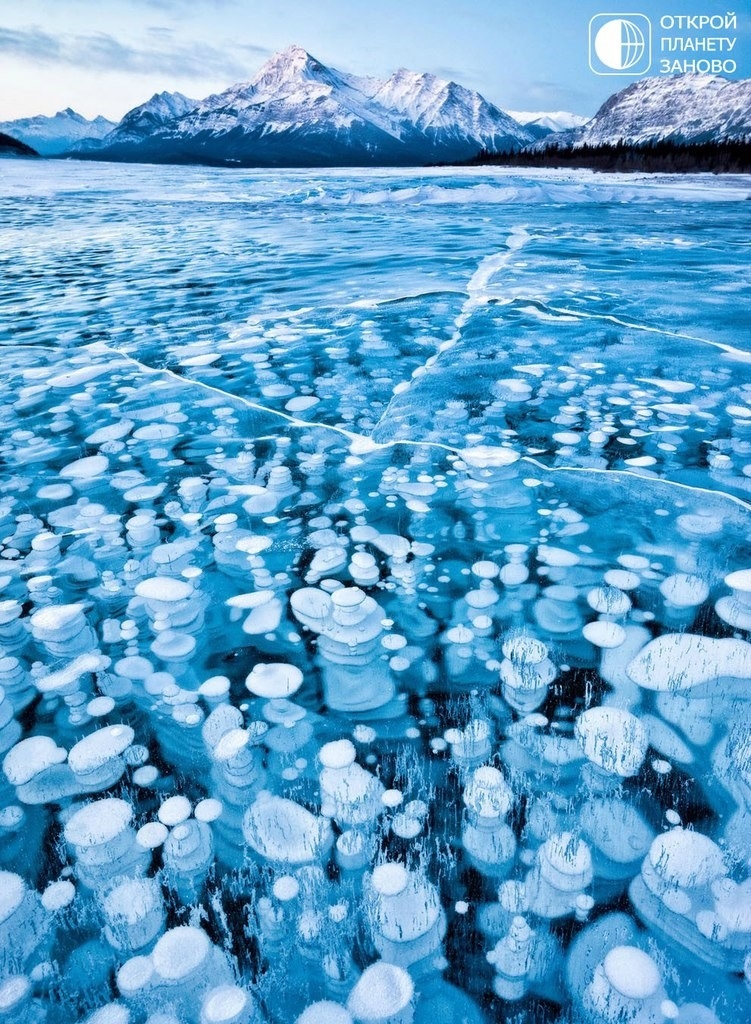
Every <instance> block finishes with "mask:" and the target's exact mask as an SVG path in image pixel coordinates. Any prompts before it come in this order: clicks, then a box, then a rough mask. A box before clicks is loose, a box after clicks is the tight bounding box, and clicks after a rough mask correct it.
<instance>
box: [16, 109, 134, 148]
mask: <svg viewBox="0 0 751 1024" xmlns="http://www.w3.org/2000/svg"><path fill="white" fill-rule="evenodd" d="M114 127H115V122H114V121H108V120H107V118H106V117H101V116H100V117H95V118H94V119H93V121H89V120H87V119H86V118H85V117H83V115H81V114H78V113H76V111H75V110H72V109H71V108H70V107H66V108H65V110H58V112H57V113H56V114H54V115H52V116H51V117H48V116H46V115H45V114H37V115H36V117H22V118H19V119H18V120H16V121H3V122H0V132H5V133H7V134H8V135H11V136H13V138H15V139H20V140H21V142H25V143H26V145H27V146H31V147H33V148H34V149H35V150H36V151H37V152H38V153H41V154H42V155H43V156H55V155H56V154H58V153H64V152H65V151H66V150H68V149H70V148H71V146H73V145H75V144H76V143H77V142H81V141H82V140H83V139H102V138H104V136H105V135H107V133H108V132H111V131H112V129H113V128H114Z"/></svg>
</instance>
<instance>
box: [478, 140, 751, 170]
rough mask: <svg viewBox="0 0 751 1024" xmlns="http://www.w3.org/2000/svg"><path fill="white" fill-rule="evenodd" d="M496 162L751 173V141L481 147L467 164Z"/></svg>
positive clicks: (513, 164) (525, 164) (528, 164)
mask: <svg viewBox="0 0 751 1024" xmlns="http://www.w3.org/2000/svg"><path fill="white" fill-rule="evenodd" d="M485 164H495V165H501V166H504V167H590V168H592V169H593V170H596V171H646V172H655V171H657V172H659V171H666V172H673V173H678V174H681V173H683V174H688V173H691V172H695V171H709V172H711V173H713V174H748V173H751V142H699V143H689V144H686V145H681V144H679V143H676V142H667V141H665V142H649V143H645V144H644V145H639V146H635V145H629V144H628V143H624V142H619V143H616V144H615V145H604V146H589V145H585V146H578V147H577V148H574V147H573V146H562V147H556V146H550V147H548V148H546V149H541V150H537V151H529V150H527V151H525V150H518V151H516V152H508V153H490V152H488V151H487V150H481V151H480V152H479V153H478V154H477V156H474V157H472V159H471V160H467V161H464V164H463V165H464V166H482V165H485Z"/></svg>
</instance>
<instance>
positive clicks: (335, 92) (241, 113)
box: [69, 46, 535, 166]
mask: <svg viewBox="0 0 751 1024" xmlns="http://www.w3.org/2000/svg"><path fill="white" fill-rule="evenodd" d="M175 97H180V100H182V101H186V104H187V105H185V104H183V105H182V106H180V104H179V103H178V109H176V110H174V111H171V110H170V109H169V106H170V103H171V102H173V101H174V98H175ZM160 99H161V101H162V104H163V105H166V107H167V109H166V110H165V111H161V109H155V108H160V103H159V102H158V101H159V100H160ZM149 104H151V107H149ZM145 108H149V109H148V110H147V109H145ZM163 114H166V115H168V116H162V115H163ZM534 138H535V136H534V134H533V133H531V132H528V131H526V130H525V129H524V128H522V127H521V125H519V124H518V123H517V122H516V121H515V120H514V119H513V118H511V117H509V116H508V115H507V114H506V113H504V112H503V111H502V110H501V109H500V108H498V107H496V106H495V105H494V104H492V103H490V102H489V101H488V100H486V99H485V98H484V97H483V96H481V95H480V94H479V93H477V92H474V91H472V90H470V89H467V88H465V87H464V86H461V85H459V84H458V83H456V82H451V81H447V80H445V79H441V78H438V77H437V76H435V75H432V74H430V73H420V72H412V71H408V70H406V69H400V70H399V71H397V72H395V73H394V74H393V75H391V76H390V77H389V78H388V79H385V80H383V81H381V80H378V79H374V78H359V77H357V76H355V75H351V74H348V73H346V72H341V71H338V70H337V69H336V68H332V67H329V66H327V65H325V64H324V63H322V62H321V61H319V60H318V59H317V58H315V57H314V56H312V55H311V54H310V53H308V52H307V51H306V50H304V49H303V48H302V47H300V46H290V47H287V49H285V50H282V51H280V52H279V53H277V54H274V55H273V56H272V57H271V58H269V60H268V61H266V63H265V64H264V65H263V66H262V67H261V68H260V69H259V71H258V72H257V73H256V75H255V76H254V77H253V78H252V79H251V80H250V81H248V82H239V83H236V84H234V85H232V86H230V87H229V88H228V89H225V90H224V91H223V92H220V93H216V94H212V95H211V96H208V97H205V98H204V99H202V100H197V101H193V100H190V101H188V100H187V97H182V96H180V94H176V93H172V94H169V93H165V94H158V95H157V96H155V97H152V99H151V100H150V101H147V103H146V104H141V105H140V106H139V107H136V108H134V109H133V110H132V111H129V112H128V113H127V114H126V115H125V117H124V118H123V119H122V121H121V122H120V123H119V124H118V125H117V126H116V127H115V128H114V129H113V130H112V131H111V132H110V133H109V134H108V135H106V136H105V137H104V138H103V139H102V140H101V142H100V143H98V144H97V145H96V146H95V147H91V146H87V145H81V146H78V147H73V149H72V150H71V152H70V154H69V155H71V156H78V157H81V158H84V159H87V158H88V159H119V160H139V161H145V162H178V163H209V164H220V165H244V166H332V165H335V166H356V165H409V164H427V163H435V162H438V161H450V160H460V159H463V158H468V157H470V156H472V155H473V153H476V152H478V151H479V150H480V149H488V150H490V151H492V152H499V151H501V150H504V149H519V148H521V147H522V146H524V145H527V144H529V143H531V142H532V141H533V140H534Z"/></svg>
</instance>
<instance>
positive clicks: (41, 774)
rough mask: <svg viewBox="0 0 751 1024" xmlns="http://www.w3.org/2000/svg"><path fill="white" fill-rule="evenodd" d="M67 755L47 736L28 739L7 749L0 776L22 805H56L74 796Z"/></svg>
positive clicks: (72, 777)
mask: <svg viewBox="0 0 751 1024" xmlns="http://www.w3.org/2000/svg"><path fill="white" fill-rule="evenodd" d="M67 757H68V752H67V750H65V749H64V748H63V747H58V745H57V744H56V743H55V741H54V740H53V739H52V738H51V737H49V736H29V737H28V738H27V739H24V740H21V741H20V742H18V743H16V744H15V746H13V747H11V749H10V750H9V751H8V753H7V754H6V755H5V758H4V759H3V773H4V774H5V777H6V779H7V780H8V782H10V784H11V785H12V786H15V789H16V799H17V800H18V801H19V802H20V803H22V804H45V803H56V802H58V801H60V800H63V799H65V798H66V797H70V796H73V795H74V794H76V793H78V791H79V788H78V783H77V782H76V780H75V777H74V775H73V772H72V770H71V768H70V767H69V765H68V764H66V763H65V762H66V760H67Z"/></svg>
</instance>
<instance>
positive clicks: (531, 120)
mask: <svg viewBox="0 0 751 1024" xmlns="http://www.w3.org/2000/svg"><path fill="white" fill-rule="evenodd" d="M506 113H507V114H508V115H509V117H513V119H514V120H515V121H518V122H519V124H520V125H521V126H522V127H523V128H526V129H527V131H529V132H532V134H533V135H535V136H536V137H537V138H542V137H543V136H545V135H549V134H550V132H565V131H568V130H570V129H571V128H579V127H580V126H581V125H583V124H586V123H587V121H588V120H589V118H588V117H582V115H581V114H572V113H570V112H569V111H568V110H552V111H550V110H547V111H546V110H543V111H532V110H507V111H506Z"/></svg>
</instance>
